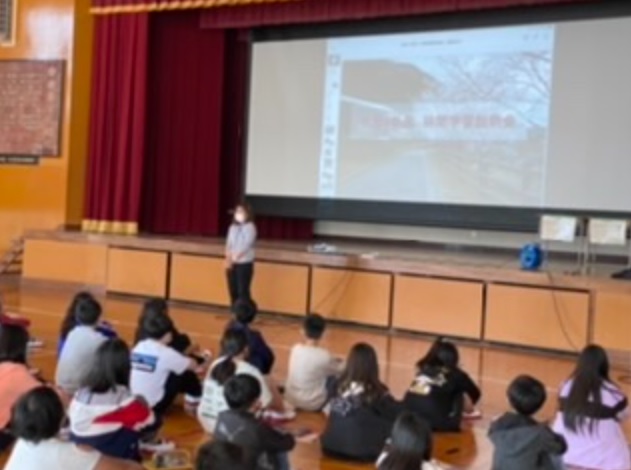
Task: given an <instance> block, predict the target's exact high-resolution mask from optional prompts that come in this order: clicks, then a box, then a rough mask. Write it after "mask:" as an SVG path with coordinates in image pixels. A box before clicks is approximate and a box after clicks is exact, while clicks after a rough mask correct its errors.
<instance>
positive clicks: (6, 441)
mask: <svg viewBox="0 0 631 470" xmlns="http://www.w3.org/2000/svg"><path fill="white" fill-rule="evenodd" d="M27 344H28V332H27V331H26V330H25V329H24V328H22V327H21V326H17V325H2V326H1V327H0V452H2V451H4V450H5V449H6V448H8V447H9V446H10V445H11V444H12V443H13V441H14V437H13V435H12V434H11V430H10V429H9V421H10V418H11V407H12V406H13V405H14V404H15V403H16V402H17V401H18V400H19V399H20V397H21V396H22V395H24V394H25V393H27V392H29V391H30V390H32V389H34V388H37V387H39V386H40V385H41V383H40V382H39V381H38V380H37V379H36V378H35V377H34V376H33V375H32V374H31V372H30V371H29V368H28V366H27V364H26V354H27Z"/></svg>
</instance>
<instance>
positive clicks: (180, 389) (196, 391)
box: [153, 370, 202, 416]
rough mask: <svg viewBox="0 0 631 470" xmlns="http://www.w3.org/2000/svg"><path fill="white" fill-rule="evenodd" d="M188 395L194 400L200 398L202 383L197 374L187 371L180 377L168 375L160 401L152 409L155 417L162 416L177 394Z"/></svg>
mask: <svg viewBox="0 0 631 470" xmlns="http://www.w3.org/2000/svg"><path fill="white" fill-rule="evenodd" d="M181 393H182V394H184V395H190V396H192V397H195V398H201V396H202V383H201V381H200V380H199V377H197V374H195V372H193V371H192V370H187V371H186V372H184V373H183V374H182V375H175V374H170V375H169V378H168V379H167V383H166V385H165V387H164V396H163V397H162V400H160V402H159V403H158V404H157V405H156V406H154V407H153V411H154V412H155V414H156V415H158V416H162V415H164V413H166V411H167V410H168V409H169V407H170V406H171V405H172V404H173V402H174V401H175V399H176V398H177V396H178V395H179V394H181Z"/></svg>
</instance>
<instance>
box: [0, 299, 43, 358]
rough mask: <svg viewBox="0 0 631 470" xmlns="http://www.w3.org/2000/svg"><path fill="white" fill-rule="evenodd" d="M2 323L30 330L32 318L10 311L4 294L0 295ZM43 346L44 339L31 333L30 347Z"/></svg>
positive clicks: (0, 323)
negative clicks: (3, 296)
mask: <svg viewBox="0 0 631 470" xmlns="http://www.w3.org/2000/svg"><path fill="white" fill-rule="evenodd" d="M1 325H16V326H21V327H22V328H24V329H26V330H28V329H29V327H30V326H31V320H29V319H28V318H25V317H22V316H20V315H16V314H13V313H9V312H8V311H7V310H6V308H5V306H4V301H3V299H2V295H0V326H1ZM42 346H44V342H43V341H42V340H40V339H37V338H34V337H32V336H30V335H29V340H28V348H29V349H36V348H41V347H42Z"/></svg>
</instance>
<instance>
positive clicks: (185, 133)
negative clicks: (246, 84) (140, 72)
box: [142, 11, 226, 235]
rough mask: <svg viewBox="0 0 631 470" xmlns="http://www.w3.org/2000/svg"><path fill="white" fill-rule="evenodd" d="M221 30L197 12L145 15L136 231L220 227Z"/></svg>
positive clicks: (215, 230) (208, 231)
mask: <svg viewBox="0 0 631 470" xmlns="http://www.w3.org/2000/svg"><path fill="white" fill-rule="evenodd" d="M225 35H226V34H225V32H224V31H221V30H213V31H209V30H201V29H200V28H199V13H198V12H190V11H187V12H169V13H160V14H155V15H153V16H152V18H151V36H150V37H151V45H150V59H149V77H151V79H150V83H149V90H148V116H147V161H146V172H145V187H144V191H143V213H142V230H143V231H147V232H151V233H164V234H194V235H217V234H219V232H220V227H221V221H222V219H224V218H225V217H226V216H225V212H226V211H225V210H222V201H221V198H220V196H221V195H220V193H221V166H222V154H221V137H222V136H221V134H222V110H223V98H224V94H223V91H224V62H225V55H224V54H225Z"/></svg>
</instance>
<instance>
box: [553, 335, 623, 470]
mask: <svg viewBox="0 0 631 470" xmlns="http://www.w3.org/2000/svg"><path fill="white" fill-rule="evenodd" d="M628 410H629V401H628V398H627V396H626V395H625V393H624V392H623V390H622V389H621V388H620V387H619V386H618V385H616V384H615V383H614V382H613V380H612V379H611V377H610V375H609V358H608V357H607V352H606V351H605V350H604V349H603V348H602V347H601V346H598V345H595V344H592V345H589V346H586V347H585V348H584V349H583V351H581V354H580V356H579V357H578V361H577V363H576V368H575V369H574V372H573V373H572V375H571V376H570V377H569V378H568V380H567V381H566V382H565V383H564V384H563V385H562V386H561V389H560V390H559V410H558V412H557V415H556V418H555V420H554V424H553V426H552V429H554V431H555V432H557V433H559V434H561V435H562V436H563V437H564V438H565V440H566V442H567V446H568V449H567V452H566V453H565V454H564V455H563V461H564V462H565V464H566V465H572V466H575V467H581V468H596V469H598V470H623V469H629V468H631V452H630V449H629V442H628V441H627V439H626V436H625V432H624V428H623V426H622V421H623V420H625V419H627V418H628V416H629V412H628Z"/></svg>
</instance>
